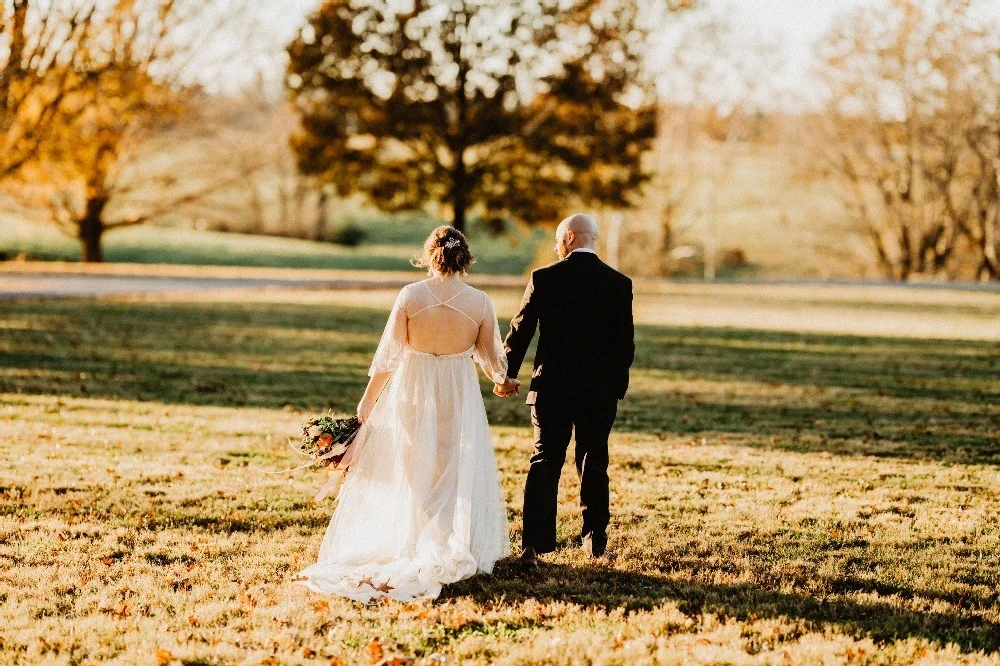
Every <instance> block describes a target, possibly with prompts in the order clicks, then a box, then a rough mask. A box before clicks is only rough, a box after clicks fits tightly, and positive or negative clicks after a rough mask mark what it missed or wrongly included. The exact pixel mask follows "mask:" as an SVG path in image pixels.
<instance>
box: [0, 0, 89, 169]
mask: <svg viewBox="0 0 1000 666" xmlns="http://www.w3.org/2000/svg"><path fill="white" fill-rule="evenodd" d="M94 12H95V6H94V4H93V3H86V2H83V3H74V4H73V5H72V6H69V7H67V6H66V4H65V3H59V2H39V3H36V2H31V3H29V0H10V1H7V0H0V180H2V179H6V178H10V177H12V176H14V175H15V174H17V172H18V171H19V170H20V169H21V167H23V166H24V165H25V164H26V163H27V162H29V161H30V160H31V159H33V158H34V156H35V154H36V152H37V150H38V148H39V145H40V143H41V141H42V139H43V138H44V137H45V136H46V135H47V134H48V132H49V130H50V128H52V127H53V126H55V125H56V124H57V123H58V122H60V120H61V119H63V117H64V107H63V105H64V103H65V102H66V100H67V98H68V97H69V96H71V95H73V94H76V93H79V92H80V91H81V89H82V88H83V87H84V86H86V85H87V84H88V83H89V82H90V81H92V77H93V76H95V75H97V74H98V73H99V72H97V71H94V70H92V69H91V67H94V66H95V65H96V63H95V62H93V61H90V62H88V61H87V56H86V52H85V50H84V49H83V48H82V46H83V45H84V44H86V43H87V42H88V41H89V39H90V38H91V36H92V34H93V30H94V28H95V25H94Z"/></svg>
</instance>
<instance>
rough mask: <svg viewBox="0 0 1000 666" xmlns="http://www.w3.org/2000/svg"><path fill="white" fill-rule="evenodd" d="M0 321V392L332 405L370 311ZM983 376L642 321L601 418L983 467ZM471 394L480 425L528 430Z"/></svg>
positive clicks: (355, 393)
mask: <svg viewBox="0 0 1000 666" xmlns="http://www.w3.org/2000/svg"><path fill="white" fill-rule="evenodd" d="M3 320H9V325H8V326H7V327H6V330H5V331H4V340H3V341H2V342H0V351H2V352H3V353H2V354H0V392H6V393H25V394H32V395H56V396H73V397H100V398H112V399H126V400H146V401H157V402H164V403H180V404H191V405H218V406H227V407H231V406H249V407H263V408H280V407H284V406H286V405H291V406H292V407H295V408H298V409H302V410H306V411H319V410H322V409H326V408H332V409H334V410H336V411H341V412H347V411H350V410H353V409H354V407H355V405H356V404H357V400H358V398H359V397H360V395H361V392H362V391H363V389H364V385H365V383H366V381H367V379H368V378H367V369H368V364H369V362H370V357H371V354H372V352H373V350H374V348H375V346H376V345H377V343H378V338H379V335H380V333H381V329H382V327H383V325H384V322H385V313H383V312H379V311H374V310H369V309H364V308H348V307H339V306H332V305H303V304H273V303H246V304H242V303H171V302H125V303H116V302H109V301H79V300H59V301H41V302H39V301H14V302H6V303H5V304H4V313H3V315H2V316H0V322H2V321H3ZM997 376H1000V345H998V344H997V343H989V342H973V341H927V340H914V339H903V338H872V337H857V336H846V335H821V334H797V333H783V332H764V331H752V330H735V329H694V328H678V327H651V326H644V327H639V328H638V329H637V353H636V362H635V365H634V367H633V386H634V387H635V388H634V389H633V391H632V393H631V394H630V396H629V397H628V398H627V399H626V401H625V402H624V403H623V404H622V408H621V410H620V413H619V414H620V416H619V420H618V424H617V429H618V430H619V431H620V432H621V431H624V432H643V433H658V434H662V435H687V434H691V435H698V434H703V433H704V434H713V435H716V434H726V435H732V436H733V437H734V438H737V439H739V440H741V441H747V440H754V441H755V442H756V444H755V445H761V444H762V443H763V442H764V440H765V439H771V440H773V442H771V445H773V446H775V447H779V448H785V449H790V450H801V451H813V450H825V451H830V452H834V453H838V454H864V455H880V456H893V457H914V458H930V459H937V460H945V461H949V462H980V463H992V464H997V463H998V462H1000V444H998V442H1000V426H998V425H997V423H998V422H1000V418H998V416H1000V407H998V406H997V405H1000V383H998V382H997V381H996V377H997ZM483 391H484V394H485V395H486V405H487V410H488V412H489V416H490V420H491V422H492V423H495V424H512V425H522V426H527V425H528V420H527V417H528V413H527V409H526V408H525V407H524V405H523V404H522V402H521V401H519V400H506V401H503V400H498V399H495V398H493V397H492V396H490V395H489V394H488V387H487V385H486V381H485V379H484V380H483Z"/></svg>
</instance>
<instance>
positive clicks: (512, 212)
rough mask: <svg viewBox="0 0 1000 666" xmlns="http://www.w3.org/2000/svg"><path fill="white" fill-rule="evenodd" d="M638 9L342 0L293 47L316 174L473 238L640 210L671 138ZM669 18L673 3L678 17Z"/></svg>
mask: <svg viewBox="0 0 1000 666" xmlns="http://www.w3.org/2000/svg"><path fill="white" fill-rule="evenodd" d="M664 7H668V5H667V4H663V5H658V6H656V7H652V8H651V7H643V6H641V5H640V3H639V2H638V1H637V0H571V1H568V2H567V1H565V0H538V1H536V2H522V1H521V0H499V1H498V0H411V1H410V2H408V3H407V2H390V1H388V0H326V1H325V2H323V3H322V5H321V6H320V7H319V8H318V9H317V10H316V12H315V13H314V14H312V16H311V17H310V19H309V23H308V25H307V26H306V28H305V29H304V30H303V31H302V32H301V34H300V35H299V36H298V38H296V39H295V40H294V41H293V42H292V43H291V44H290V45H289V47H288V52H289V55H290V64H289V69H288V75H287V85H288V88H289V90H290V93H291V96H292V99H293V101H294V104H295V105H296V108H297V110H298V112H299V114H300V116H301V123H302V129H301V131H300V132H299V133H298V135H297V136H296V137H295V138H294V140H293V147H294V149H295V151H296V154H297V156H298V160H299V165H300V168H301V169H302V170H303V172H304V173H306V174H309V175H311V176H314V177H315V178H317V179H318V180H320V181H323V182H327V183H330V184H332V185H333V186H335V188H336V190H337V191H338V193H339V194H340V195H341V196H349V195H352V194H356V193H360V194H362V195H364V196H365V197H366V198H367V200H368V201H370V202H371V203H372V204H374V205H375V206H377V207H378V208H380V209H382V210H385V211H390V212H397V211H406V210H417V209H421V208H424V207H425V206H427V205H428V204H439V205H443V206H445V207H446V208H450V212H451V216H452V220H453V224H454V225H455V226H456V227H458V228H462V227H464V225H465V221H466V217H467V216H468V215H469V214H474V215H476V216H478V217H480V218H483V219H486V220H489V221H491V222H499V221H502V220H505V219H508V218H513V219H517V220H521V221H525V222H529V223H530V222H537V221H543V220H555V219H558V217H559V216H560V215H561V214H562V213H563V212H564V210H565V206H566V202H567V201H573V200H576V201H579V202H580V203H584V204H588V205H603V206H610V207H627V206H629V205H630V204H631V203H632V198H631V197H632V195H633V194H634V193H635V192H636V191H637V190H638V188H639V187H640V186H641V185H642V184H643V183H644V182H645V181H646V180H647V179H648V177H649V176H648V174H647V173H646V171H645V170H644V169H643V167H642V163H641V158H642V155H643V153H645V152H646V151H647V150H648V149H649V147H650V144H651V141H652V139H653V138H654V136H655V133H656V104H655V99H654V95H653V90H652V83H651V81H650V80H649V78H648V77H646V76H645V75H644V71H643V63H644V55H645V50H646V48H647V44H648V43H649V39H648V37H649V31H650V29H651V26H653V25H654V24H655V22H656V21H657V18H658V17H657V16H656V14H657V11H662V10H663V8H664ZM668 8H669V7H668Z"/></svg>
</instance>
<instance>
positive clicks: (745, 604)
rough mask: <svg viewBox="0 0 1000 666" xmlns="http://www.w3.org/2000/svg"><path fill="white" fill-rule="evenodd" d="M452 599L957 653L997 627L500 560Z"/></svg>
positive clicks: (449, 593) (994, 634)
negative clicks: (793, 630)
mask: <svg viewBox="0 0 1000 666" xmlns="http://www.w3.org/2000/svg"><path fill="white" fill-rule="evenodd" d="M869 591H874V588H870V589H869ZM457 597H469V598H472V599H474V600H475V601H476V602H478V603H481V604H482V603H487V602H499V601H501V600H504V601H507V602H512V601H525V600H527V599H536V600H539V601H545V602H548V601H562V602H567V603H574V604H580V605H582V606H593V607H596V608H600V609H604V610H614V609H624V610H626V611H637V610H650V609H653V608H655V607H657V606H659V605H661V604H663V603H668V602H675V603H676V604H677V605H678V607H679V608H680V610H681V612H683V613H685V614H688V615H694V614H701V613H713V614H715V615H718V616H720V617H722V618H732V619H736V620H739V621H748V620H753V619H755V618H789V619H792V620H803V621H805V622H806V623H807V624H809V625H811V626H810V628H811V629H817V630H821V629H822V628H823V627H824V626H829V627H833V628H836V629H837V630H839V631H842V632H844V633H846V634H848V635H852V636H854V637H858V638H861V637H869V638H871V639H872V640H874V641H877V642H888V641H893V640H899V639H906V638H924V639H927V640H929V641H932V642H935V643H939V644H941V645H945V644H948V643H954V644H955V645H957V646H958V647H959V648H960V649H961V650H962V651H963V652H974V651H978V650H983V651H986V652H993V651H996V650H998V649H1000V624H997V623H995V622H991V621H988V620H984V619H982V618H979V617H975V616H972V615H969V614H964V613H963V614H961V615H960V614H954V613H941V612H934V611H928V612H916V611H912V610H907V609H905V608H899V607H897V606H893V605H891V604H889V603H886V602H879V601H873V602H864V601H852V600H847V599H843V598H832V599H831V598H817V597H812V596H809V595H805V594H793V593H784V592H776V591H773V590H768V589H765V588H762V587H759V586H756V585H751V584H739V585H713V584H707V583H702V582H698V581H677V580H671V579H669V578H666V577H659V576H656V575H650V574H642V573H633V572H628V571H618V570H615V569H614V568H608V567H603V566H583V567H573V566H567V565H559V564H546V565H544V566H542V567H541V568H540V569H539V570H538V571H537V572H533V573H530V574H523V573H521V572H519V571H518V569H517V567H516V563H515V562H514V561H513V560H505V561H504V562H501V563H498V565H497V569H496V570H495V571H494V574H493V575H492V576H477V577H474V578H471V579H468V580H464V581H461V582H459V583H456V584H454V585H449V586H447V587H445V589H444V592H443V593H442V598H443V599H448V598H457Z"/></svg>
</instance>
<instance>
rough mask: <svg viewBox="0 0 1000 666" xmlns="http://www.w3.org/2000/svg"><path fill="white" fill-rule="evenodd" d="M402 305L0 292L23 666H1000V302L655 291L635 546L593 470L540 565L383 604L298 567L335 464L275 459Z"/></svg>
mask: <svg viewBox="0 0 1000 666" xmlns="http://www.w3.org/2000/svg"><path fill="white" fill-rule="evenodd" d="M491 293H493V295H494V296H495V298H496V300H497V302H498V304H499V306H500V309H501V313H502V314H503V315H504V316H510V314H511V313H512V309H513V307H514V305H515V304H516V301H517V297H518V294H517V293H515V292H509V291H506V292H505V291H497V292H495V293H494V292H491ZM392 296H393V294H392V293H390V292H386V291H366V292H316V291H312V292H297V293H289V294H262V295H252V294H247V295H245V296H244V297H241V296H234V295H232V294H221V295H220V294H216V295H213V296H210V297H209V296H204V297H202V296H189V297H183V298H182V297H171V298H159V299H153V298H149V299H123V300H114V301H112V300H108V301H70V300H53V301H0V622H2V624H0V664H38V663H53V664H56V663H58V664H63V663H73V664H86V663H98V662H104V661H117V663H144V664H156V663H159V664H168V663H170V664H189V665H195V664H224V663H245V664H355V663H356V664H370V663H375V662H377V661H379V659H382V658H386V657H394V656H399V657H409V658H412V659H415V660H416V661H417V663H421V664H438V663H468V664H494V663H499V664H567V665H568V664H591V663H593V664H627V665H632V664H653V663H657V664H660V663H663V664H669V663H702V664H720V663H738V664H816V663H828V664H843V663H852V664H853V663H859V664H888V663H893V664H911V663H912V664H917V663H919V664H932V663H941V664H945V663H948V664H951V663H990V664H998V663H1000V652H998V650H1000V379H998V378H1000V327H997V326H996V322H997V321H1000V295H997V294H961V293H955V292H935V293H929V292H919V291H912V290H885V289H883V290H864V289H851V288H842V289H841V288H838V289H832V288H831V289H812V290H808V289H800V288H794V287H761V288H736V287H733V288H723V287H717V288H713V287H701V286H691V287H685V286H677V287H662V288H654V287H649V288H648V289H647V290H646V291H644V292H643V293H641V294H639V295H638V297H637V300H636V312H637V320H638V323H639V328H638V338H637V342H638V349H637V354H638V356H637V360H636V365H635V370H634V374H633V390H632V392H631V394H630V396H629V397H628V399H627V400H626V401H625V402H624V403H622V406H621V409H620V416H619V427H618V428H617V430H616V432H615V434H614V435H613V440H612V469H611V479H612V491H613V495H612V498H613V499H612V503H613V506H612V512H613V516H614V517H613V524H612V528H611V535H612V539H611V545H610V546H611V548H612V549H613V550H614V551H615V558H614V559H613V560H611V561H599V562H597V563H593V562H590V561H588V560H587V559H586V558H585V557H584V556H583V555H582V554H581V553H579V552H578V551H577V550H576V549H574V548H572V547H570V545H569V539H570V537H571V536H572V535H573V534H574V533H576V532H577V530H578V528H579V517H578V514H577V510H576V508H575V507H576V503H577V501H578V496H577V494H576V493H577V489H578V487H577V484H576V483H575V479H574V478H573V477H574V474H573V468H572V467H571V466H570V465H568V466H567V468H566V471H565V477H564V480H565V482H564V484H563V487H562V494H561V514H560V526H559V529H560V534H561V537H562V539H563V540H564V542H565V543H566V547H565V548H562V549H560V550H559V551H557V552H556V553H554V554H553V555H552V556H549V557H548V558H547V562H548V564H547V566H545V567H543V568H542V569H541V570H540V571H539V572H538V573H536V574H531V575H528V576H524V575H521V574H519V573H517V572H516V569H515V567H514V564H513V561H505V562H501V563H500V565H499V566H498V568H497V570H496V571H495V573H494V574H493V575H492V576H478V577H475V578H473V579H470V580H467V581H463V582H461V583H459V584H456V585H453V586H450V587H448V588H446V589H445V592H444V594H443V595H442V598H441V599H439V600H438V601H436V602H434V603H411V604H402V603H397V602H386V603H378V604H373V605H370V606H364V605H358V604H355V603H353V602H349V601H345V600H340V599H336V598H327V597H323V596H321V595H317V594H314V593H312V592H308V591H306V590H305V589H304V588H301V587H299V586H296V585H294V584H292V583H291V582H290V579H291V578H292V576H293V575H294V574H295V573H296V572H297V571H298V570H299V569H300V568H301V567H303V566H305V565H307V564H309V563H310V562H311V561H313V560H314V558H315V556H316V553H317V549H318V547H319V543H320V540H321V538H322V534H323V531H324V529H325V527H326V525H327V522H328V521H329V516H330V512H331V509H332V506H333V505H332V504H330V503H326V502H325V503H322V504H315V503H313V502H311V501H310V499H309V498H311V497H312V494H313V492H314V491H315V489H316V488H317V487H318V486H319V485H320V484H321V483H322V480H323V474H322V473H321V472H318V471H304V472H300V473H297V474H295V475H291V476H283V475H276V476H267V475H264V474H261V473H260V472H258V471H256V470H254V468H253V467H251V465H255V466H259V467H265V468H275V469H277V468H281V467H284V466H289V464H290V463H291V462H292V461H293V460H292V457H291V456H290V455H289V453H288V449H287V446H286V444H285V438H286V437H288V436H295V434H296V431H297V427H298V425H299V424H300V423H301V422H302V421H303V420H304V419H305V418H306V417H307V416H308V415H311V414H313V413H314V412H317V411H319V410H322V409H325V408H327V407H332V408H333V409H335V410H337V411H341V412H347V411H350V410H352V409H353V406H354V405H355V404H356V402H357V400H358V398H359V396H360V392H361V390H362V388H363V384H364V380H365V379H366V377H365V370H366V368H367V365H368V362H369V355H370V354H371V352H372V351H373V349H374V347H375V345H376V343H377V340H378V335H379V333H380V330H381V326H382V324H383V322H384V317H385V313H386V310H387V308H388V304H389V303H391V300H392ZM485 389H486V385H485V383H484V391H485ZM487 409H488V411H489V413H490V417H491V421H492V423H493V424H494V436H495V444H496V446H497V451H498V458H499V464H500V467H501V473H502V476H503V485H504V488H505V491H506V494H507V499H508V502H509V505H510V519H511V528H512V535H511V536H512V539H514V540H515V541H516V540H517V539H518V538H519V528H520V491H521V487H522V484H523V480H524V474H525V469H526V466H527V460H528V456H529V451H530V445H529V442H530V437H529V434H530V433H529V431H528V427H527V411H526V408H525V407H524V406H523V405H522V404H521V403H519V402H514V401H500V400H498V399H495V398H493V397H492V396H490V397H488V398H487ZM397 663H402V662H397Z"/></svg>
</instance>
